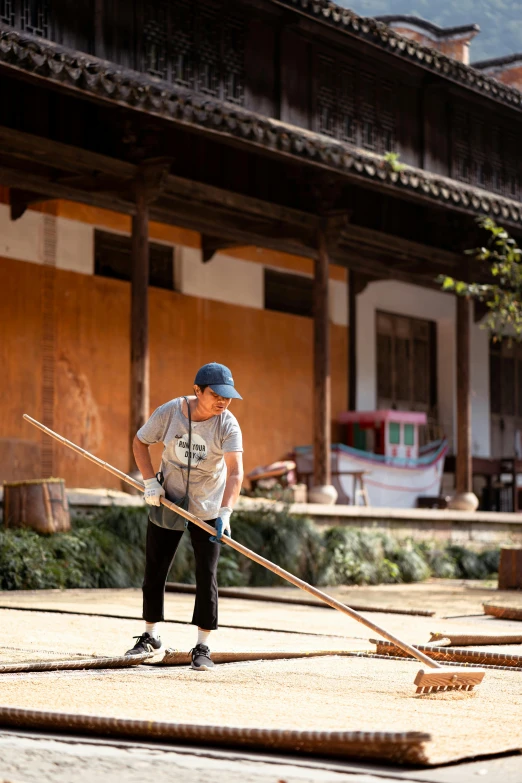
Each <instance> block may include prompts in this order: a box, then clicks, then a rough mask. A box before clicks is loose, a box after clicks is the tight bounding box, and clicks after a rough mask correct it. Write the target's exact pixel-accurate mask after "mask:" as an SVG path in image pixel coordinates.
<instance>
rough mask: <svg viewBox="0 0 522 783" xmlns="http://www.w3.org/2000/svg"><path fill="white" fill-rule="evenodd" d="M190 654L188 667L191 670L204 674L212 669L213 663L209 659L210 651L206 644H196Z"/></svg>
mask: <svg viewBox="0 0 522 783" xmlns="http://www.w3.org/2000/svg"><path fill="white" fill-rule="evenodd" d="M190 652H191V653H192V663H191V664H190V665H191V667H192V668H193V669H196V671H198V672H206V671H209V669H213V668H214V661H213V660H212V659H211V657H210V649H209V648H208V647H207V645H206V644H196V646H195V647H194V648H193V649H192V650H191V651H190Z"/></svg>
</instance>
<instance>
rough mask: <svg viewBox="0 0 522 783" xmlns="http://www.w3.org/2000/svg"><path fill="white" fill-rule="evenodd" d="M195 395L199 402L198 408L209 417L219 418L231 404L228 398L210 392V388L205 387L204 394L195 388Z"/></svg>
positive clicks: (197, 387)
mask: <svg viewBox="0 0 522 783" xmlns="http://www.w3.org/2000/svg"><path fill="white" fill-rule="evenodd" d="M196 393H197V397H198V401H199V407H200V408H202V409H203V411H204V412H205V413H208V415H209V416H219V415H220V414H221V413H224V411H226V409H227V408H228V406H229V405H230V403H231V400H230V398H228V397H220V395H219V394H216V392H214V391H212V389H211V388H210V386H207V388H206V389H205V391H204V392H202V391H201V390H200V388H199V386H196Z"/></svg>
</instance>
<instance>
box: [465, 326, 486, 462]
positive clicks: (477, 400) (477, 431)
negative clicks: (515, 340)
mask: <svg viewBox="0 0 522 783" xmlns="http://www.w3.org/2000/svg"><path fill="white" fill-rule="evenodd" d="M470 352H471V449H472V453H473V455H474V456H475V457H489V456H491V436H490V432H491V428H490V410H489V334H488V332H487V331H486V329H481V327H480V324H476V323H474V320H473V318H472V321H471V351H470Z"/></svg>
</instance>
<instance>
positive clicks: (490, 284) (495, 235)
mask: <svg viewBox="0 0 522 783" xmlns="http://www.w3.org/2000/svg"><path fill="white" fill-rule="evenodd" d="M477 222H478V224H479V225H480V227H481V228H483V229H484V230H485V231H487V232H488V233H489V235H490V236H489V239H488V241H487V243H486V245H485V246H483V247H479V248H475V249H473V250H467V251H466V254H467V255H471V256H473V257H474V258H475V261H477V262H478V263H479V264H480V269H479V270H477V271H478V274H477V275H476V277H478V279H480V280H482V279H483V280H484V282H480V283H467V282H465V281H463V280H455V278H453V277H448V276H446V275H441V276H440V277H439V278H438V281H439V283H440V284H441V285H442V289H443V291H454V292H455V293H456V294H457V295H459V296H469V297H471V298H472V299H475V300H477V301H479V302H483V303H484V304H485V306H486V308H487V310H488V312H487V315H486V319H485V321H484V326H485V328H486V329H488V330H489V331H490V332H491V334H492V335H493V336H494V337H497V338H500V337H502V336H503V335H510V336H513V334H514V335H516V337H517V338H519V339H520V338H522V250H521V249H520V248H519V247H518V245H517V243H516V242H515V240H514V239H513V238H512V237H511V236H510V235H509V234H508V232H507V231H506V230H505V229H504V228H502V227H501V226H498V225H497V224H496V223H495V221H494V220H492V219H491V218H488V217H486V218H478V220H477ZM474 277H475V275H474Z"/></svg>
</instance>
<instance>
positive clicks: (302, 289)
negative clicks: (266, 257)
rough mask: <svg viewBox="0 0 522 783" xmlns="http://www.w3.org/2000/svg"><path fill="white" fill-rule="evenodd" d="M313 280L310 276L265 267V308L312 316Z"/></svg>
mask: <svg viewBox="0 0 522 783" xmlns="http://www.w3.org/2000/svg"><path fill="white" fill-rule="evenodd" d="M313 298H314V282H313V279H312V278H311V277H305V276H304V275H298V274H293V273H292V272H278V271H277V270H275V269H270V268H269V267H265V309H266V310H277V311H278V312H280V313H290V314H291V315H302V316H305V317H307V318H312V317H313V314H314V302H313Z"/></svg>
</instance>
